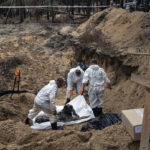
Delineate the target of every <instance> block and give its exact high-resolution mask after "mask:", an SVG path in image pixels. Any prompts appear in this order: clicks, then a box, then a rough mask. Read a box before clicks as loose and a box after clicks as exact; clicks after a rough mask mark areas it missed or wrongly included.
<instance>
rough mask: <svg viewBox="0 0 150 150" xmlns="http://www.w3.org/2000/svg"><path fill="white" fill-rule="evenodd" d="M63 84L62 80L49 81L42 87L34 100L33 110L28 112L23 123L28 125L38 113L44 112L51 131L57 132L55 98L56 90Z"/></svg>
mask: <svg viewBox="0 0 150 150" xmlns="http://www.w3.org/2000/svg"><path fill="white" fill-rule="evenodd" d="M63 84H64V80H63V79H62V78H58V79H57V80H56V81H55V80H50V81H49V83H48V84H47V85H46V86H44V87H43V88H42V89H41V90H40V91H39V92H38V94H37V96H36V97H35V99H34V105H33V108H32V109H30V110H29V114H28V117H27V118H26V121H25V123H26V124H29V121H30V119H31V120H32V119H33V118H34V117H35V116H36V115H37V114H38V113H39V112H40V111H44V112H45V113H46V114H47V115H48V116H49V120H50V123H51V126H52V129H53V130H57V111H56V96H57V92H58V88H61V87H62V86H63Z"/></svg>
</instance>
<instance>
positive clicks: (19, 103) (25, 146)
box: [0, 9, 150, 150]
mask: <svg viewBox="0 0 150 150" xmlns="http://www.w3.org/2000/svg"><path fill="white" fill-rule="evenodd" d="M149 15H150V14H149V13H143V12H133V13H129V12H127V11H125V10H122V9H108V10H105V11H103V12H99V13H97V14H95V15H94V16H92V17H91V18H90V19H89V20H88V21H87V22H85V23H83V24H81V25H80V26H79V27H78V28H77V29H76V27H72V26H67V27H66V26H65V27H64V26H55V27H54V26H51V25H40V24H26V25H23V24H22V25H1V26H0V35H1V37H0V45H1V46H0V69H1V73H0V90H7V89H11V88H12V85H13V78H14V74H13V73H14V71H15V69H16V68H20V69H21V89H24V90H29V91H38V90H40V89H41V88H42V87H43V86H44V85H45V84H46V83H48V81H49V80H50V79H56V78H57V77H59V76H62V77H64V78H66V75H67V72H68V70H69V69H70V68H71V67H74V66H75V64H76V61H77V60H78V59H79V58H82V59H83V60H85V61H86V62H87V63H88V61H89V59H90V58H91V57H95V58H97V60H98V62H99V65H101V66H102V67H104V68H105V70H106V71H107V73H108V76H109V77H110V79H111V81H112V82H114V84H113V89H112V90H108V89H106V90H105V102H104V112H117V113H120V112H121V110H122V109H127V108H139V107H143V104H144V97H145V94H146V93H145V89H144V88H143V87H141V86H139V85H137V84H135V83H132V82H131V81H130V76H131V73H133V72H134V73H138V74H142V75H144V76H146V72H147V65H148V62H149V57H141V56H140V57H137V56H130V55H126V54H125V53H126V52H127V51H128V50H130V49H133V50H137V47H138V48H140V49H141V50H143V49H146V50H147V51H150V49H149V46H150V45H149V43H150V38H149V34H148V33H149V32H150V26H149V24H148V18H149ZM72 31H76V32H73V33H71V32H72ZM87 31H88V32H87ZM70 33H71V34H70ZM87 33H88V34H87ZM86 34H87V35H88V36H89V37H93V39H91V40H90V42H89V39H88V38H87V37H88V36H85V35H86ZM72 35H74V37H72ZM83 37H84V38H83ZM95 37H96V38H95ZM77 43H78V44H77ZM76 44H77V47H76V46H75V45H76ZM82 47H86V51H84V53H83V51H82V50H81V49H78V48H82ZM91 47H94V48H95V49H96V50H95V51H94V53H92V55H90V57H89V56H88V54H89V52H88V50H89V51H90V50H91V49H90V48H91ZM77 50H78V51H77ZM102 51H106V53H107V55H105V56H101V55H100V54H101V53H102ZM116 51H117V52H119V54H118V53H117V55H115V56H112V53H115V54H116ZM78 55H80V57H79V56H78ZM99 55H100V56H99ZM65 91H66V88H65V87H64V88H63V89H60V91H59V96H58V99H57V104H58V105H63V104H64V103H65ZM34 97H35V96H34V95H33V94H20V95H17V94H16V95H14V96H13V100H11V99H10V97H9V96H3V97H0V133H1V134H0V149H3V150H4V149H8V150H29V149H37V150H38V149H39V150H41V149H43V150H47V149H51V150H54V149H55V150H63V149H64V150H70V149H79V150H137V149H138V146H139V142H133V141H132V139H131V137H130V136H129V134H128V133H127V132H126V130H125V127H124V126H123V125H122V124H117V125H113V126H110V127H107V128H105V129H104V130H102V131H97V130H96V131H95V130H92V131H88V132H80V129H81V127H82V126H83V125H84V124H85V123H83V124H79V125H73V126H66V127H64V130H62V131H52V130H48V131H37V130H33V129H31V128H30V127H29V126H26V125H25V124H24V120H25V118H26V115H27V113H28V110H29V109H30V108H31V107H32V105H33V100H34Z"/></svg>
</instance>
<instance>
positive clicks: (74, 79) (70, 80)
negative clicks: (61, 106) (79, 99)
mask: <svg viewBox="0 0 150 150" xmlns="http://www.w3.org/2000/svg"><path fill="white" fill-rule="evenodd" d="M83 76H84V71H83V70H82V69H81V68H80V67H79V66H78V67H76V68H72V69H70V71H69V73H68V77H67V92H66V104H67V103H68V102H70V98H71V96H73V86H74V85H75V86H76V89H77V93H78V94H80V93H81V90H82V80H83Z"/></svg>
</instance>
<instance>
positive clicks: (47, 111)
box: [28, 103, 57, 123]
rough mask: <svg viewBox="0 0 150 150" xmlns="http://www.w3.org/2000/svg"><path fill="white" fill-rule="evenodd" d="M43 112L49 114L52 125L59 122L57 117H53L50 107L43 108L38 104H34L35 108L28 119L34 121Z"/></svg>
mask: <svg viewBox="0 0 150 150" xmlns="http://www.w3.org/2000/svg"><path fill="white" fill-rule="evenodd" d="M41 111H43V112H45V113H46V114H47V116H48V117H49V120H50V122H51V123H55V122H57V116H55V115H53V112H52V111H51V110H50V108H49V107H43V106H40V105H38V104H36V103H35V104H34V106H33V108H32V109H30V110H29V114H28V118H30V119H33V118H34V117H35V116H37V115H38V114H39V112H41Z"/></svg>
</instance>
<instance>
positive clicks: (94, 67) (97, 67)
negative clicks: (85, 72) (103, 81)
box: [89, 65, 100, 70]
mask: <svg viewBox="0 0 150 150" xmlns="http://www.w3.org/2000/svg"><path fill="white" fill-rule="evenodd" d="M89 68H90V69H92V70H98V69H100V67H99V66H98V65H91V66H90V67H89Z"/></svg>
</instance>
